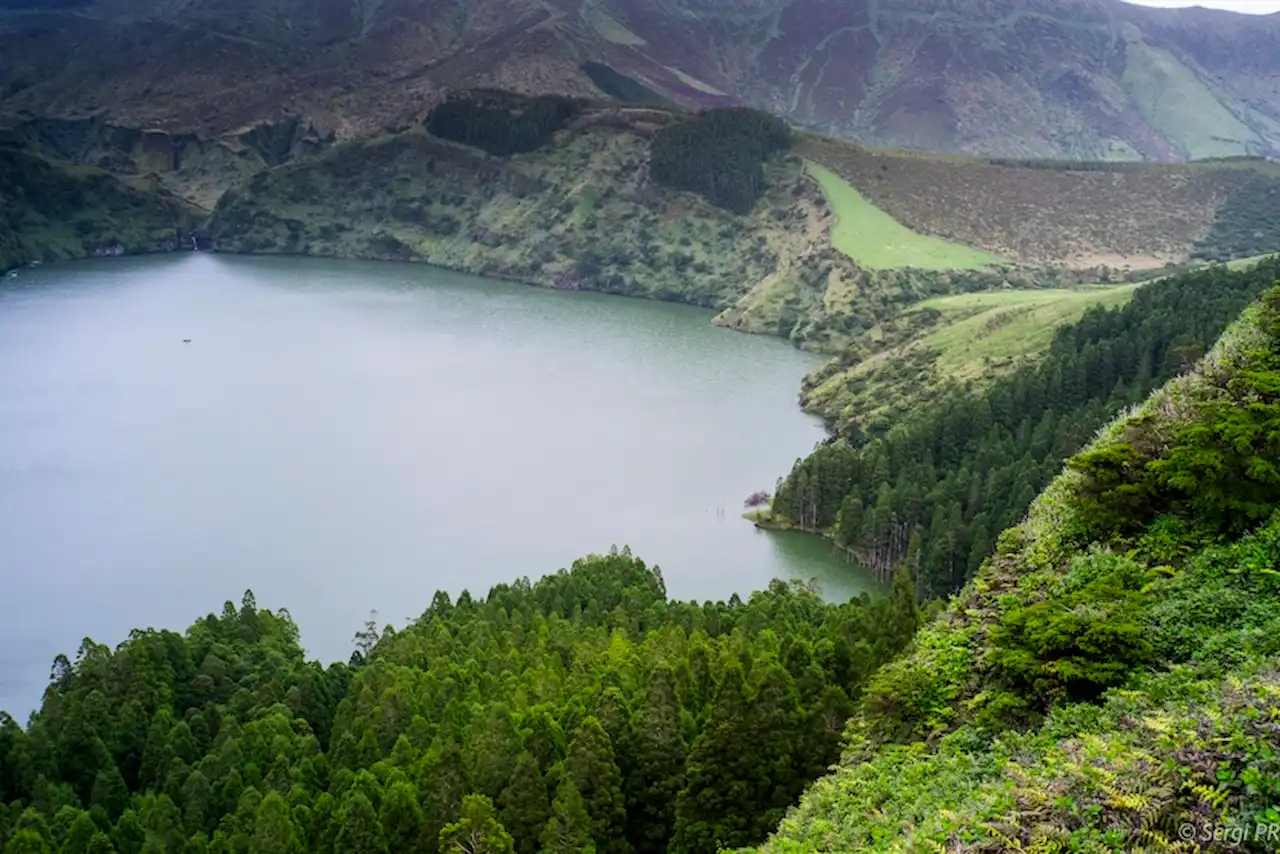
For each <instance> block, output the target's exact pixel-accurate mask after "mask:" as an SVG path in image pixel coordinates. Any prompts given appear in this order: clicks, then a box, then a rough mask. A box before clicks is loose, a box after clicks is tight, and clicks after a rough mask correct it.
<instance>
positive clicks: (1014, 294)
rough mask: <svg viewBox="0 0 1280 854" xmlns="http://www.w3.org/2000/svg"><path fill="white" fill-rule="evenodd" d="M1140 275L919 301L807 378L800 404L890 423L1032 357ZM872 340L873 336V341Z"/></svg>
mask: <svg viewBox="0 0 1280 854" xmlns="http://www.w3.org/2000/svg"><path fill="white" fill-rule="evenodd" d="M1141 284H1143V283H1135V284H1128V285H1114V286H1104V285H1095V286H1085V287H1080V288H1074V289H1067V288H1052V289H1049V288H1046V289H1041V290H993V291H983V292H979V293H968V294H956V295H954V296H944V297H935V298H932V299H926V300H923V301H921V302H917V303H916V304H914V305H912V306H911V307H910V308H907V309H906V310H904V311H903V312H902V313H901V314H900V315H898V316H897V317H896V318H894V319H893V320H892V321H891V322H889V323H888V324H885V325H882V326H881V327H879V328H877V329H876V330H873V332H871V333H868V334H867V335H864V336H863V338H862V340H861V341H859V342H855V344H854V345H852V346H851V347H850V349H849V350H848V351H846V352H845V353H842V354H841V355H839V356H837V357H836V359H835V360H833V362H834V364H832V365H828V366H827V367H825V368H823V369H820V370H819V371H817V372H815V373H814V375H812V379H811V380H808V381H806V391H805V393H804V397H803V402H804V404H805V407H806V408H807V409H809V410H810V411H812V412H815V413H816V414H819V415H821V416H822V417H823V418H824V419H825V420H826V421H827V422H828V423H829V424H833V425H836V426H839V427H840V428H841V429H847V428H848V427H849V426H850V425H853V424H857V425H859V426H861V427H864V428H865V427H869V426H873V425H876V424H884V425H886V426H887V425H888V424H890V423H892V422H893V421H894V420H895V419H896V418H897V417H898V415H899V414H901V413H904V412H909V411H912V410H914V409H916V408H917V407H919V406H921V405H922V404H924V403H925V402H926V401H927V400H929V399H930V398H933V397H935V396H936V395H937V394H939V393H940V392H941V391H942V390H943V389H945V388H947V387H951V386H957V385H959V386H965V385H972V386H980V385H982V384H985V383H987V382H989V381H990V380H992V379H994V378H996V377H998V376H1001V375H1003V374H1006V373H1008V372H1009V371H1012V370H1014V369H1015V368H1016V367H1018V366H1019V365H1023V364H1026V363H1027V362H1029V361H1034V360H1035V359H1038V358H1039V357H1040V356H1042V355H1043V354H1044V353H1045V352H1047V351H1048V349H1049V345H1050V344H1051V343H1052V342H1053V336H1054V334H1055V333H1056V332H1057V330H1058V329H1060V328H1061V327H1063V326H1066V325H1068V324H1071V323H1074V322H1076V321H1078V320H1079V319H1080V318H1081V317H1083V316H1084V313H1085V312H1086V311H1087V310H1088V309H1089V308H1091V307H1093V306H1095V305H1103V306H1119V305H1123V304H1124V303H1125V302H1127V301H1128V300H1129V299H1130V298H1131V297H1132V296H1133V294H1134V291H1136V290H1137V289H1138V288H1139V287H1140V286H1141ZM873 339H874V340H873Z"/></svg>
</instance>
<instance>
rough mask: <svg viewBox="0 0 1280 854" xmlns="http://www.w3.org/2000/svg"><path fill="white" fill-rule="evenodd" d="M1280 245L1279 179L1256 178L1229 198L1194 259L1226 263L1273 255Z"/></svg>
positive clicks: (1263, 176) (1196, 251) (1258, 176)
mask: <svg viewBox="0 0 1280 854" xmlns="http://www.w3.org/2000/svg"><path fill="white" fill-rule="evenodd" d="M1278 246H1280V179H1276V178H1270V177H1267V176H1265V175H1260V174H1258V175H1254V176H1253V177H1251V178H1250V179H1249V180H1248V181H1247V182H1246V183H1245V184H1244V185H1243V186H1241V187H1240V188H1239V189H1237V190H1235V191H1234V192H1232V193H1231V194H1230V195H1229V196H1227V200H1226V202H1225V203H1224V204H1223V205H1222V207H1221V208H1219V209H1218V214H1217V216H1216V217H1214V220H1213V226H1212V227H1211V228H1210V229H1209V234H1208V235H1207V236H1206V237H1205V238H1204V239H1203V240H1201V241H1200V242H1199V243H1198V244H1196V247H1195V250H1194V251H1193V252H1192V256H1193V257H1195V258H1200V259H1202V260H1207V261H1226V260H1229V259H1231V258H1246V257H1249V256H1251V255H1261V254H1263V253H1264V252H1274V251H1275V250H1276V247H1278Z"/></svg>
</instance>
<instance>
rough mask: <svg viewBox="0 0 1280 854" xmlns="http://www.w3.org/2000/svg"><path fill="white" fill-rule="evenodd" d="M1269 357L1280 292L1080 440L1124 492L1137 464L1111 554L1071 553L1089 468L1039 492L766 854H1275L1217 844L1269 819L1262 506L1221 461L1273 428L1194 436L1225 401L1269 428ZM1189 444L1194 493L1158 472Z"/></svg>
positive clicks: (1276, 609) (1268, 582)
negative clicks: (1144, 397)
mask: <svg viewBox="0 0 1280 854" xmlns="http://www.w3.org/2000/svg"><path fill="white" fill-rule="evenodd" d="M1277 364H1280V288H1277V289H1276V290H1274V291H1269V292H1268V293H1267V294H1266V295H1265V296H1264V297H1263V299H1262V301H1261V303H1260V305H1258V306H1256V307H1254V308H1251V309H1249V310H1248V311H1246V312H1245V313H1244V315H1243V316H1242V319H1241V321H1240V322H1239V323H1238V324H1236V325H1234V326H1233V327H1232V328H1231V329H1230V330H1229V331H1228V332H1227V333H1226V334H1225V335H1224V336H1223V338H1222V340H1221V341H1220V342H1219V344H1218V346H1217V347H1215V348H1214V350H1213V351H1212V352H1211V354H1210V356H1209V357H1208V358H1207V359H1206V360H1205V362H1204V363H1203V364H1202V365H1201V366H1200V367H1199V368H1198V369H1197V370H1196V371H1195V372H1193V373H1191V374H1189V375H1187V376H1185V377H1182V378H1180V379H1178V380H1176V381H1174V382H1173V383H1170V384H1169V385H1168V386H1166V387H1165V388H1164V389H1163V390H1161V391H1160V392H1158V393H1157V394H1156V395H1154V396H1153V397H1152V398H1151V399H1150V400H1149V401H1148V402H1147V404H1146V405H1145V406H1144V408H1143V409H1142V410H1141V417H1140V418H1139V419H1137V420H1132V419H1131V420H1128V421H1125V420H1118V421H1116V422H1114V423H1113V425H1112V426H1111V427H1109V428H1108V429H1107V430H1106V432H1104V433H1103V434H1102V435H1100V436H1099V438H1098V440H1097V441H1096V442H1095V443H1094V445H1093V446H1092V448H1091V450H1090V453H1093V454H1094V459H1095V460H1096V461H1097V463H1098V465H1099V466H1105V465H1112V464H1117V463H1116V461H1117V460H1120V461H1128V462H1129V464H1130V465H1134V464H1135V463H1136V467H1135V469H1134V471H1135V472H1136V473H1135V474H1133V475H1132V477H1130V478H1129V480H1130V481H1136V480H1139V479H1141V478H1143V477H1146V476H1147V474H1146V473H1149V472H1154V473H1152V474H1150V481H1151V482H1150V484H1149V486H1150V488H1149V489H1148V490H1145V491H1136V492H1131V493H1129V494H1128V495H1127V496H1126V498H1125V500H1124V501H1117V502H1115V503H1113V504H1111V505H1108V507H1109V511H1110V513H1111V514H1112V515H1111V516H1109V517H1107V525H1105V526H1104V528H1103V530H1105V531H1107V532H1113V531H1122V532H1125V533H1126V536H1125V537H1124V538H1123V541H1112V542H1103V543H1097V542H1094V543H1090V542H1089V534H1088V528H1089V526H1088V525H1084V526H1082V525H1081V523H1080V520H1079V518H1078V517H1079V512H1080V509H1081V506H1079V502H1078V501H1077V500H1076V499H1077V498H1078V495H1077V493H1078V492H1079V490H1082V489H1083V490H1086V491H1088V490H1094V498H1095V499H1096V497H1097V490H1096V487H1097V484H1096V483H1095V482H1094V481H1093V480H1092V479H1091V477H1092V476H1091V474H1090V472H1089V471H1087V470H1085V471H1070V472H1066V473H1064V474H1063V475H1062V476H1061V477H1060V478H1058V479H1057V480H1055V482H1054V483H1053V485H1052V486H1051V487H1050V489H1049V490H1047V491H1046V492H1045V493H1043V494H1042V495H1041V497H1040V498H1039V499H1038V500H1037V502H1036V504H1035V506H1034V507H1033V509H1032V514H1031V518H1030V519H1029V520H1028V522H1027V523H1025V524H1024V525H1021V526H1019V527H1018V528H1016V529H1011V530H1009V531H1006V532H1005V533H1004V534H1002V535H1001V536H1000V537H999V543H1000V545H999V550H998V553H997V555H996V556H995V557H994V558H992V559H991V561H989V562H988V563H987V564H986V566H985V568H984V569H983V570H982V571H981V573H980V574H979V575H978V577H977V578H976V579H974V581H973V582H972V583H971V584H970V585H968V586H967V587H966V589H965V590H964V591H963V593H962V595H961V596H959V597H957V598H956V599H954V600H952V602H951V603H950V606H949V607H947V608H946V609H945V610H944V611H943V612H942V614H941V616H940V618H939V619H938V620H937V621H935V622H934V623H932V624H931V625H929V626H928V627H926V628H925V629H924V630H923V631H922V632H921V633H920V634H919V635H918V637H917V638H916V641H915V643H914V644H913V646H912V648H911V649H910V651H909V652H908V654H907V655H906V656H905V657H903V658H901V659H898V660H896V661H894V662H892V663H891V664H889V665H888V666H886V667H883V668H881V669H880V671H879V672H878V673H877V674H876V676H875V677H874V678H873V679H872V680H871V681H870V683H869V684H868V687H867V691H866V700H865V707H864V710H863V712H862V714H861V715H859V716H857V717H855V718H854V719H853V720H851V721H850V724H849V729H848V731H849V749H848V752H847V753H846V756H845V759H844V761H843V762H842V763H841V765H840V766H839V767H838V768H837V769H836V770H835V771H834V772H833V773H832V774H831V775H829V776H828V777H826V778H824V779H822V780H820V781H819V782H818V783H817V784H815V785H814V786H813V787H812V788H811V789H810V790H809V792H808V793H807V794H806V795H805V796H804V798H803V799H802V802H801V805H800V807H799V808H798V809H796V810H795V811H793V812H791V813H789V814H788V816H787V817H786V818H785V819H784V820H783V821H782V822H781V824H780V826H779V831H778V833H777V834H776V835H775V837H774V838H773V839H772V840H771V841H770V842H769V843H768V844H767V845H766V846H765V847H764V851H767V852H771V854H800V852H817V851H882V852H888V851H902V850H921V851H946V850H952V849H953V848H955V846H957V845H961V846H962V847H964V848H965V850H975V851H1011V850H1019V851H1079V852H1090V854H1092V852H1099V854H1101V852H1117V851H1175V850H1229V849H1233V848H1240V849H1241V850H1250V851H1254V850H1256V851H1264V850H1272V849H1273V848H1274V844H1273V843H1272V844H1269V843H1271V840H1267V839H1265V838H1257V837H1254V838H1252V839H1250V838H1248V837H1243V836H1238V837H1237V838H1238V839H1239V842H1235V841H1231V842H1229V843H1228V844H1226V845H1215V844H1214V840H1215V836H1214V833H1215V828H1216V829H1217V830H1218V832H1219V834H1221V832H1222V829H1224V828H1227V829H1239V830H1234V831H1233V832H1235V833H1237V834H1240V833H1242V832H1247V831H1245V830H1244V829H1246V828H1255V827H1257V825H1258V824H1259V823H1262V824H1267V823H1269V822H1273V821H1275V819H1276V818H1277V817H1280V815H1278V814H1277V812H1276V809H1275V804H1276V802H1277V797H1280V759H1278V758H1277V757H1278V755H1280V754H1278V753H1277V742H1276V736H1275V721H1276V720H1280V677H1278V676H1277V673H1276V669H1275V662H1276V660H1277V656H1280V616H1277V615H1280V501H1277V500H1275V498H1273V497H1271V496H1270V495H1263V496H1262V498H1261V499H1260V500H1250V497H1251V496H1255V492H1254V490H1255V488H1256V487H1257V484H1259V483H1261V484H1264V485H1265V484H1266V483H1269V478H1268V476H1266V473H1265V472H1263V473H1262V476H1259V472H1258V469H1257V466H1251V465H1248V464H1246V463H1232V462H1230V461H1231V460H1232V459H1234V457H1233V456H1232V455H1235V454H1238V455H1240V457H1245V456H1247V454H1248V453H1249V452H1250V451H1251V450H1252V449H1254V448H1255V447H1256V446H1255V445H1254V442H1255V441H1256V440H1257V438H1258V436H1259V435H1262V434H1266V433H1269V432H1273V430H1272V428H1270V427H1269V426H1268V427H1266V428H1264V429H1262V430H1261V431H1255V430H1253V429H1248V428H1246V427H1241V426H1240V425H1239V424H1237V423H1236V422H1234V421H1233V420H1231V419H1228V421H1229V423H1230V424H1232V427H1231V428H1230V429H1225V428H1221V427H1220V426H1218V427H1215V428H1214V429H1210V430H1207V431H1206V430H1200V429H1197V428H1200V427H1205V426H1211V427H1213V426H1214V425H1221V424H1222V419H1223V418H1224V417H1226V413H1227V409H1228V408H1229V409H1230V410H1231V412H1232V413H1234V414H1240V413H1244V414H1246V415H1247V414H1248V413H1251V412H1254V413H1258V417H1260V418H1263V419H1269V418H1270V414H1269V412H1268V410H1267V403H1268V400H1267V398H1268V394H1269V392H1270V390H1271V389H1273V388H1276V387H1277V384H1276V383H1275V381H1274V379H1272V378H1268V377H1267V376H1266V374H1268V373H1269V372H1271V371H1272V370H1273V368H1274V367H1275V366H1276V365H1277ZM1241 396H1242V397H1241ZM1242 399H1247V400H1248V401H1249V402H1250V404H1261V405H1260V406H1255V405H1245V404H1243V403H1241V400H1242ZM1228 401H1234V402H1235V404H1236V405H1234V406H1230V407H1228V406H1227V405H1226V402H1228ZM1135 424H1137V425H1139V426H1138V427H1134V425H1135ZM1135 438H1141V439H1142V440H1143V441H1140V442H1136V443H1133V444H1132V445H1131V444H1130V443H1131V441H1132V440H1134V439H1135ZM1186 442H1194V443H1197V444H1196V445H1195V447H1196V449H1197V451H1200V452H1221V453H1223V454H1224V455H1223V456H1222V457H1221V459H1223V460H1225V461H1227V462H1225V463H1224V464H1223V466H1222V469H1221V470H1215V477H1218V478H1220V479H1219V480H1215V481H1213V482H1211V483H1210V484H1209V486H1208V488H1207V489H1205V490H1204V491H1203V492H1202V493H1200V494H1194V493H1190V492H1178V491H1177V490H1180V489H1185V485H1182V484H1179V483H1177V482H1176V481H1170V480H1169V479H1168V473H1169V472H1170V471H1180V470H1181V469H1182V468H1184V467H1186V466H1187V465H1189V463H1188V460H1189V459H1194V458H1193V457H1188V455H1186V454H1185V453H1183V451H1182V448H1183V444H1184V443H1186ZM1118 446H1130V447H1131V448H1132V450H1133V453H1128V452H1126V453H1124V454H1118V455H1117V454H1106V453H1104V452H1106V451H1107V450H1108V449H1114V448H1116V447H1118ZM1265 453H1266V455H1267V456H1268V457H1269V458H1272V459H1273V458H1274V457H1271V453H1272V452H1271V450H1270V449H1267V450H1266V451H1265ZM1160 462H1168V465H1167V466H1158V465H1155V464H1156V463H1160ZM1227 478H1234V480H1227ZM1250 478H1254V479H1255V480H1254V481H1253V482H1250V480H1249V479H1250ZM1121 480H1123V479H1121ZM1196 484H1197V487H1199V486H1200V485H1201V484H1202V481H1196ZM1215 484H1217V486H1215ZM1219 487H1220V488H1219ZM1215 492H1217V493H1219V494H1221V495H1225V496H1227V499H1226V500H1219V499H1215V498H1214V497H1213V496H1214V494H1215ZM1202 496H1205V497H1202ZM1153 502H1154V503H1155V504H1156V505H1157V507H1156V508H1155V509H1152V508H1150V507H1149V506H1148V505H1149V504H1151V503H1153ZM1095 505H1096V501H1095ZM1085 507H1086V509H1087V507H1088V505H1087V504H1086V505H1085ZM1266 508H1269V514H1270V515H1268V516H1267V517H1265V520H1264V521H1263V523H1262V524H1261V526H1260V527H1257V525H1258V520H1259V518H1260V517H1259V515H1258V514H1259V513H1261V512H1262V511H1263V510H1264V509H1266ZM1094 509H1095V510H1096V506H1095V508H1094ZM1127 514H1136V515H1135V516H1130V515H1127ZM1156 514H1158V515H1156ZM1143 519H1146V520H1148V521H1142V520H1143ZM1251 529H1253V530H1252V532H1250V533H1242V532H1246V531H1250V530H1251ZM1109 536H1113V535H1112V534H1109ZM904 710H905V712H904ZM1264 832H1265V831H1264ZM1188 839H1191V840H1192V842H1193V843H1199V842H1204V843H1206V844H1204V845H1198V844H1191V845H1187V844H1182V843H1185V842H1186V841H1187V840H1188ZM1216 839H1217V840H1218V841H1219V842H1221V836H1218V837H1216Z"/></svg>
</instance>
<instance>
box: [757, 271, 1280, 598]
mask: <svg viewBox="0 0 1280 854" xmlns="http://www.w3.org/2000/svg"><path fill="white" fill-rule="evenodd" d="M1278 275H1280V262H1277V261H1275V260H1270V261H1267V262H1264V263H1262V264H1260V265H1259V266H1257V267H1256V268H1253V269H1249V270H1245V271H1240V272H1233V271H1230V270H1228V269H1227V268H1225V267H1212V268H1209V269H1206V270H1202V271H1198V272H1192V273H1186V274H1181V275H1177V276H1173V277H1170V278H1167V279H1162V280H1159V281H1156V282H1153V283H1151V284H1149V285H1146V286H1144V287H1142V288H1140V289H1139V290H1138V291H1137V293H1136V294H1135V295H1134V298H1133V300H1132V301H1131V302H1129V303H1128V304H1126V305H1125V306H1123V307H1119V308H1095V309H1092V310H1091V311H1090V312H1089V313H1088V314H1086V316H1085V317H1084V318H1082V319H1081V320H1080V321H1079V322H1078V323H1076V324H1073V325H1071V326H1068V327H1065V328H1063V329H1061V330H1059V332H1058V334H1057V336H1056V337H1055V339H1054V342H1053V344H1052V346H1051V348H1050V351H1049V353H1048V354H1047V356H1046V357H1045V358H1044V359H1043V360H1042V361H1040V362H1038V363H1036V364H1034V365H1030V366H1027V367H1024V368H1021V369H1019V370H1017V371H1015V372H1013V373H1012V374H1009V375H1007V376H1005V377H1003V378H1001V379H999V380H997V381H995V382H994V383H993V384H992V385H991V386H990V387H989V388H986V389H984V390H982V391H980V392H967V391H960V392H957V393H955V394H952V395H949V396H944V397H942V398H941V399H940V400H939V402H938V403H936V404H935V405H933V406H931V407H929V408H928V409H925V410H923V411H920V412H917V413H915V414H912V415H910V416H909V417H908V418H907V419H905V421H903V422H901V423H899V424H897V425H895V426H894V427H893V429H892V430H890V431H889V432H887V433H886V434H884V435H876V436H867V435H850V436H847V437H844V438H843V439H842V440H840V441H836V442H833V443H831V444H829V445H827V446H825V447H823V448H820V449H818V450H817V451H815V452H814V453H813V454H812V455H810V456H809V457H807V458H806V459H804V460H800V461H797V463H796V466H795V468H794V469H793V470H792V472H791V473H790V475H789V476H788V477H787V478H786V479H785V481H784V482H783V483H782V484H781V485H780V487H779V489H778V493H777V495H776V497H775V499H774V503H773V512H774V514H775V516H777V517H779V518H781V519H785V520H791V521H793V522H794V523H796V524H798V525H799V526H800V527H803V528H805V529H808V530H825V531H828V532H830V533H831V534H832V536H833V537H834V539H835V540H836V542H838V543H839V544H840V545H842V546H844V547H846V548H848V549H849V550H850V551H851V552H852V553H853V554H854V556H856V558H857V559H858V560H859V561H860V562H862V563H864V564H865V565H867V566H870V567H871V568H872V569H874V570H876V571H878V572H882V573H887V572H889V571H891V570H892V568H894V567H897V566H900V565H904V564H905V565H907V566H909V567H910V568H911V571H912V573H913V575H914V577H915V578H916V582H917V586H918V590H919V593H920V595H921V596H922V597H935V596H945V595H949V594H951V593H953V592H955V591H956V590H958V589H959V588H960V587H961V586H962V585H963V584H964V583H965V582H966V581H967V580H968V579H970V578H972V577H973V574H974V573H975V572H976V571H977V569H978V567H979V566H980V565H981V564H982V561H983V559H984V558H986V557H987V556H988V555H989V554H990V553H991V552H992V550H993V548H994V546H995V538H996V537H997V535H998V534H999V533H1000V532H1001V531H1003V530H1004V529H1005V528H1008V527H1009V526H1011V525H1014V524H1016V523H1017V522H1018V521H1020V520H1021V519H1022V518H1023V517H1024V516H1025V514H1026V512H1027V507H1028V506H1029V505H1030V503H1031V500H1032V499H1033V498H1035V496H1036V495H1037V494H1039V492H1040V491H1041V490H1042V489H1043V488H1044V487H1045V486H1046V485H1047V484H1048V483H1049V482H1050V481H1051V480H1052V479H1053V478H1054V477H1055V476H1056V475H1057V474H1058V473H1059V472H1060V471H1061V469H1062V464H1063V461H1064V460H1065V459H1066V458H1067V457H1068V456H1070V455H1071V454H1073V453H1074V452H1075V451H1077V450H1079V449H1080V448H1081V447H1083V446H1084V445H1085V444H1086V443H1087V442H1088V441H1089V440H1090V439H1091V438H1092V437H1093V436H1094V434H1095V433H1096V432H1097V431H1098V429H1099V428H1101V427H1102V426H1103V425H1104V424H1106V423H1107V422H1108V421H1110V420H1111V419H1112V418H1113V417H1114V416H1115V415H1116V413H1117V412H1119V411H1120V410H1122V409H1124V408H1125V407H1128V406H1132V405H1134V404H1137V403H1139V402H1140V401H1142V400H1144V399H1145V398H1146V397H1147V395H1148V394H1150V392H1151V391H1152V390H1153V389H1154V388H1156V387H1158V386H1160V385H1162V384H1163V383H1164V382H1166V381H1167V380H1169V379H1170V378H1171V377H1174V376H1176V375H1177V374H1179V373H1180V372H1182V371H1183V370H1185V369H1186V368H1187V367H1188V366H1189V365H1191V364H1192V363H1193V362H1194V361H1195V360H1196V359H1197V358H1198V357H1199V356H1200V355H1202V354H1203V353H1204V352H1205V350H1206V349H1207V348H1208V347H1209V346H1210V345H1211V344H1212V343H1213V342H1214V341H1215V340H1217V338H1218V336H1219V335H1220V334H1221V333H1222V330H1223V329H1224V328H1225V327H1226V326H1227V324H1228V323H1230V322H1231V321H1232V320H1234V319H1235V318H1236V317H1237V315H1239V313H1240V311H1241V310H1242V309H1243V308H1244V307H1245V306H1247V305H1248V304H1249V303H1251V302H1252V301H1253V300H1255V299H1256V298H1257V297H1258V295H1259V294H1261V293H1262V292H1263V291H1264V290H1265V289H1266V288H1267V287H1268V286H1270V285H1271V284H1272V283H1273V282H1274V281H1276V279H1277V277H1278Z"/></svg>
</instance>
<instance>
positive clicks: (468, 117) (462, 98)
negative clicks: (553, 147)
mask: <svg viewBox="0 0 1280 854" xmlns="http://www.w3.org/2000/svg"><path fill="white" fill-rule="evenodd" d="M582 105H583V102H582V101H580V100H578V99H575V98H568V97H565V96H563V95H539V96H537V97H525V96H523V95H516V94H513V93H510V92H487V91H483V92H482V91H473V92H458V93H454V94H452V95H450V96H449V97H448V98H446V99H445V101H444V103H442V104H440V105H439V106H437V107H436V108H435V109H434V110H432V111H431V113H430V115H428V116H427V120H426V127H427V130H428V131H429V132H430V133H431V134H432V135H433V136H438V137H440V138H441V139H448V140H452V141H453V142H460V143H462V144H464V145H470V146H473V147H475V148H479V149H481V150H482V151H487V152H488V153H490V154H494V155H497V156H498V157H507V156H509V155H512V154H522V153H526V152H529V151H535V150H536V149H538V148H541V147H542V146H544V145H546V144H547V143H549V142H550V141H551V139H552V137H553V136H555V133H556V131H558V130H560V128H562V127H564V125H565V123H566V122H568V121H569V119H571V118H573V116H574V115H576V114H577V113H578V112H579V111H580V110H581V109H582Z"/></svg>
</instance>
